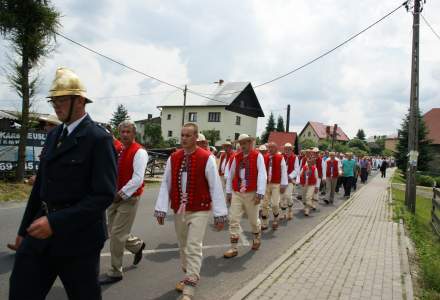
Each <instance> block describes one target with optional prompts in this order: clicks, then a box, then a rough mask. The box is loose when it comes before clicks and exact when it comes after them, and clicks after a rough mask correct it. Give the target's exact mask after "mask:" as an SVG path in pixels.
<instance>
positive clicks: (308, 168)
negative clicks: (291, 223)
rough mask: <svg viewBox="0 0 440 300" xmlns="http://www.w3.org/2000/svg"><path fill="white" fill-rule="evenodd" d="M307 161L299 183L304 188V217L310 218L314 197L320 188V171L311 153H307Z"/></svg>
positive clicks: (302, 169) (300, 174)
mask: <svg viewBox="0 0 440 300" xmlns="http://www.w3.org/2000/svg"><path fill="white" fill-rule="evenodd" d="M306 158H307V161H306V163H305V165H304V167H302V168H301V171H300V173H299V181H300V184H301V186H302V200H303V203H304V215H305V216H309V213H310V208H313V202H312V201H313V195H314V193H315V192H316V191H317V190H318V188H319V181H318V178H319V175H318V169H317V167H316V165H315V164H314V161H313V154H312V152H311V151H308V152H307V153H306Z"/></svg>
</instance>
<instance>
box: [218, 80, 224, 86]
mask: <svg viewBox="0 0 440 300" xmlns="http://www.w3.org/2000/svg"><path fill="white" fill-rule="evenodd" d="M217 83H218V85H222V84H223V83H225V81H224V80H223V79H219V80H218V81H217Z"/></svg>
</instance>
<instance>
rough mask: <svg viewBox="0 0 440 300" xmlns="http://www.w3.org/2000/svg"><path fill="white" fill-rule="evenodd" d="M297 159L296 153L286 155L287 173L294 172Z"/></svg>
mask: <svg viewBox="0 0 440 300" xmlns="http://www.w3.org/2000/svg"><path fill="white" fill-rule="evenodd" d="M296 159H297V157H296V155H295V154H291V155H290V156H287V155H284V160H285V161H286V164H287V174H290V173H292V172H293V170H294V169H295V162H296Z"/></svg>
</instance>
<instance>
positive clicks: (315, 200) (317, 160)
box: [313, 147, 323, 210]
mask: <svg viewBox="0 0 440 300" xmlns="http://www.w3.org/2000/svg"><path fill="white" fill-rule="evenodd" d="M313 160H314V162H315V165H316V169H317V170H318V191H317V192H315V193H314V194H313V210H315V209H316V207H317V204H318V202H319V190H320V188H321V183H322V177H323V174H322V157H321V154H320V153H319V149H318V148H316V147H315V148H313Z"/></svg>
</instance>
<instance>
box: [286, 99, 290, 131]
mask: <svg viewBox="0 0 440 300" xmlns="http://www.w3.org/2000/svg"><path fill="white" fill-rule="evenodd" d="M289 127H290V104H287V118H286V132H289Z"/></svg>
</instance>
